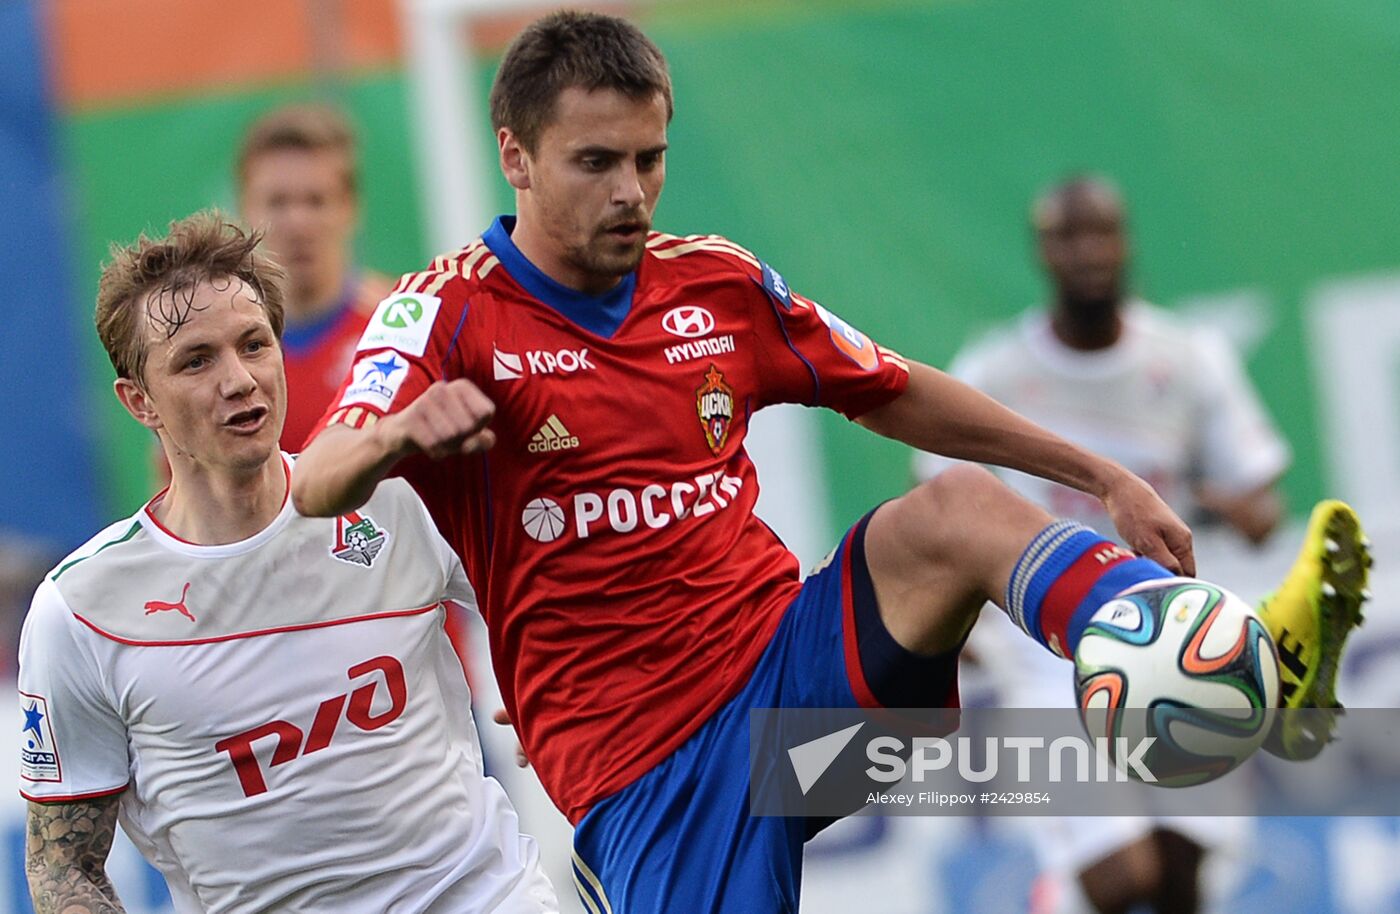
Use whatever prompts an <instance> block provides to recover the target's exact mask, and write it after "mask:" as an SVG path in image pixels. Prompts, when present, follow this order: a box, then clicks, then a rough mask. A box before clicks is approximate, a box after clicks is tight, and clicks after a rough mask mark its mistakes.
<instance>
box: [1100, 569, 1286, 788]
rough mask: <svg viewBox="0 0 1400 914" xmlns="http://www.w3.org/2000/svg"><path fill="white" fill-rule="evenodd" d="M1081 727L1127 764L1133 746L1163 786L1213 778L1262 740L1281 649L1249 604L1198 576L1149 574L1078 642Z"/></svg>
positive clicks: (1131, 771)
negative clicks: (1145, 744) (1142, 746)
mask: <svg viewBox="0 0 1400 914" xmlns="http://www.w3.org/2000/svg"><path fill="white" fill-rule="evenodd" d="M1074 666H1075V694H1076V696H1077V698H1078V705H1079V715H1080V718H1081V720H1083V722H1084V727H1085V729H1086V730H1087V731H1088V732H1089V735H1090V736H1091V737H1094V738H1095V739H1099V738H1104V739H1106V740H1107V748H1108V750H1109V755H1110V758H1111V759H1112V760H1113V761H1114V762H1115V763H1117V764H1118V766H1119V768H1120V769H1122V770H1125V771H1126V773H1127V774H1128V775H1129V776H1131V777H1134V778H1136V779H1138V780H1144V781H1146V780H1148V779H1147V778H1145V777H1142V776H1140V773H1139V771H1138V770H1137V767H1136V766H1132V765H1124V764H1123V758H1122V756H1124V755H1131V753H1132V750H1133V747H1137V746H1138V745H1139V741H1141V740H1143V739H1146V738H1149V737H1155V741H1154V742H1153V743H1152V744H1151V746H1150V748H1149V749H1148V750H1147V751H1145V752H1143V753H1141V754H1139V755H1138V756H1137V758H1139V759H1141V762H1142V765H1143V767H1145V768H1146V769H1147V770H1149V771H1150V772H1151V773H1152V775H1153V776H1154V777H1155V778H1156V780H1155V783H1156V784H1157V785H1159V786H1165V787H1186V786H1190V785H1192V784H1202V783H1205V782H1206V781H1211V780H1214V779H1215V778H1218V777H1220V776H1221V775H1223V774H1225V773H1226V772H1228V771H1230V770H1231V769H1233V768H1234V767H1235V766H1236V765H1238V764H1240V763H1241V762H1243V761H1244V760H1245V759H1247V758H1249V756H1250V755H1251V754H1252V753H1253V752H1254V750H1256V749H1258V748H1259V746H1260V744H1261V743H1263V742H1264V737H1265V736H1267V735H1268V731H1269V726H1270V725H1271V724H1272V723H1273V708H1274V706H1275V705H1276V704H1277V702H1278V693H1279V674H1278V656H1277V654H1276V652H1275V650H1274V644H1273V640H1272V639H1271V638H1270V637H1269V633H1268V631H1267V630H1266V629H1265V628H1264V624H1263V623H1262V622H1260V621H1259V617H1258V616H1257V615H1255V613H1254V610H1253V609H1251V608H1250V606H1249V605H1248V604H1247V603H1245V602H1244V601H1243V600H1241V599H1240V598H1239V597H1237V596H1235V595H1234V594H1232V593H1230V592H1229V591H1228V590H1224V589H1222V588H1220V587H1216V586H1215V585H1214V584H1208V583H1206V582H1205V581H1198V580H1196V579H1194V578H1168V579H1165V580H1156V581H1148V582H1145V583H1143V584H1140V585H1138V586H1136V587H1133V588H1130V589H1129V590H1127V591H1126V592H1124V593H1122V594H1119V595H1118V596H1117V597H1115V598H1114V599H1112V600H1110V601H1109V602H1107V603H1105V604H1104V605H1103V606H1102V607H1100V608H1099V610H1098V611H1097V612H1096V613H1094V615H1093V617H1092V618H1091V619H1090V621H1089V625H1088V627H1087V628H1086V629H1085V631H1084V635H1083V637H1082V638H1081V639H1080V642H1079V647H1078V648H1077V649H1076V651H1075V656H1074Z"/></svg>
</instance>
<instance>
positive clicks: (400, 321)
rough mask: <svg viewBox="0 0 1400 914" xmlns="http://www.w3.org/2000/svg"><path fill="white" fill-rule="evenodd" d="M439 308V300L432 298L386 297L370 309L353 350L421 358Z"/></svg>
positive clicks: (412, 295)
mask: <svg viewBox="0 0 1400 914" xmlns="http://www.w3.org/2000/svg"><path fill="white" fill-rule="evenodd" d="M440 307H442V299H440V298H438V297H437V296H436V295H420V294H419V293H417V292H399V293H397V294H395V295H390V296H389V297H388V298H386V299H384V300H383V301H382V302H380V303H379V307H377V308H375V309H374V315H373V316H372V317H371V318H370V319H369V323H368V324H366V325H365V332H364V335H363V336H361V337H360V344H359V346H357V347H356V348H357V349H360V350H365V349H397V350H399V351H400V352H406V353H408V354H409V355H417V356H421V355H422V354H423V353H424V352H425V351H427V348H428V337H429V336H430V335H432V332H433V323H434V322H435V321H436V320H437V313H438V309H439V308H440Z"/></svg>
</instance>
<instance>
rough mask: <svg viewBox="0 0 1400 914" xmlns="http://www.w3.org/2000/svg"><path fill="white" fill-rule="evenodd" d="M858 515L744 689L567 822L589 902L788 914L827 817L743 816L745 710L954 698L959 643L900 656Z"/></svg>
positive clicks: (653, 913)
mask: <svg viewBox="0 0 1400 914" xmlns="http://www.w3.org/2000/svg"><path fill="white" fill-rule="evenodd" d="M872 513H873V512H872ZM869 519H870V515H867V516H866V517H865V518H862V519H861V520H860V521H859V522H858V523H857V524H856V525H855V526H854V527H852V528H851V530H850V531H849V532H848V533H847V534H846V536H845V537H844V538H843V539H842V541H841V544H840V545H839V546H838V547H837V548H836V550H835V552H833V554H832V557H831V558H830V559H829V560H828V562H827V563H826V565H825V567H823V568H822V569H821V570H819V571H817V572H816V573H814V574H812V575H811V576H810V577H808V578H807V580H806V581H805V582H804V583H803V585H802V590H801V592H800V593H799V594H798V595H797V597H796V598H795V599H794V600H793V601H792V603H791V605H790V606H788V608H787V610H786V612H785V613H784V615H783V619H782V622H781V623H780V624H779V626H778V630H777V631H776V632H775V633H774V635H773V640H772V641H771V642H770V643H769V645H768V648H767V650H765V651H764V652H763V655H762V656H761V657H760V658H759V661H758V665H757V666H756V667H755V668H754V671H753V676H752V678H751V679H750V680H749V682H748V684H747V685H746V686H745V687H744V688H743V690H741V691H740V692H739V694H737V695H735V696H734V698H733V699H731V700H730V701H729V703H728V704H726V705H724V706H723V707H722V708H720V709H719V711H717V712H715V714H714V716H712V717H711V718H710V719H709V720H708V721H706V722H705V723H704V724H703V725H702V726H701V727H700V729H699V730H697V731H696V732H695V734H694V735H692V736H691V737H690V739H689V740H687V741H686V742H685V743H684V744H683V745H682V746H681V747H680V748H679V749H677V750H676V751H675V752H674V753H672V754H671V755H670V756H669V757H667V758H666V759H665V760H664V761H663V762H661V763H660V764H659V765H657V766H656V767H655V768H653V769H651V770H650V771H648V772H647V773H646V774H644V775H642V777H640V778H639V779H637V780H636V781H634V782H633V783H631V784H629V785H628V786H627V787H625V788H623V789H622V790H621V791H619V792H617V793H615V794H613V795H612V796H609V797H607V798H605V799H603V800H601V801H600V802H599V803H598V804H597V805H595V806H594V807H593V808H592V809H590V810H589V811H588V813H587V814H586V815H585V816H584V817H583V819H582V820H581V821H580V822H579V824H578V827H577V829H576V830H575V832H574V861H573V862H574V881H575V887H576V888H577V890H578V892H579V894H580V896H581V897H582V899H583V904H584V909H585V910H586V911H588V912H590V914H670V912H676V911H685V912H687V914H707V912H714V914H721V912H724V914H732V912H743V914H787V912H791V914H796V911H797V897H798V889H799V887H800V885H801V880H802V845H803V843H804V842H806V840H807V839H808V838H810V837H811V836H812V835H814V834H816V833H817V831H819V830H820V829H821V828H823V827H825V826H826V825H827V824H829V823H830V821H831V820H820V821H819V820H813V819H805V818H796V817H793V818H778V817H751V816H749V812H748V810H749V709H750V708H784V707H786V708H793V707H799V708H801V707H806V708H851V707H869V706H881V705H883V706H885V707H905V708H913V707H923V708H927V707H956V706H957V702H958V693H957V655H958V651H956V650H954V651H950V652H949V653H947V654H942V655H939V656H936V657H921V656H918V655H915V654H911V653H909V652H908V651H906V650H904V649H903V648H902V647H900V646H899V645H898V644H897V643H896V642H895V641H894V639H893V638H892V637H891V636H890V634H889V633H888V632H887V631H886V630H885V627H884V624H883V623H882V622H881V621H880V612H879V606H878V605H877V604H876V602H875V590H874V586H873V585H872V583H871V580H870V571H869V568H868V566H867V564H866V561H865V527H866V524H867V522H868V521H869Z"/></svg>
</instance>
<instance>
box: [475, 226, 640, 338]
mask: <svg viewBox="0 0 1400 914" xmlns="http://www.w3.org/2000/svg"><path fill="white" fill-rule="evenodd" d="M514 228H515V217H514V216H498V217H496V221H495V222H492V223H491V227H490V228H489V229H487V230H486V233H485V234H484V235H482V236H481V239H482V240H483V241H485V242H486V246H487V247H488V248H490V249H491V253H492V254H495V255H496V256H497V257H498V258H500V261H501V266H503V267H505V269H506V272H508V273H510V275H511V277H512V278H513V279H514V280H515V281H516V282H518V283H520V285H521V287H522V288H524V289H525V291H526V292H529V293H530V294H531V295H533V296H534V297H535V298H537V299H539V300H540V301H542V302H544V303H545V304H546V305H548V306H549V307H551V308H553V309H554V310H555V311H558V312H559V313H560V314H562V315H563V316H564V317H565V318H567V319H568V320H570V321H572V322H573V323H574V324H577V325H578V326H580V327H582V328H583V329H584V330H587V331H588V332H589V333H592V334H594V335H596V336H601V337H603V338H604V339H610V338H611V337H612V335H613V334H614V333H616V332H617V328H618V327H621V326H622V322H623V321H624V320H626V319H627V314H628V312H630V311H631V310H632V293H633V292H635V291H636V289H637V273H636V271H635V270H634V271H632V272H631V273H628V274H627V275H626V276H624V277H623V279H622V282H620V283H618V284H617V285H616V286H615V287H614V288H612V289H609V290H608V291H606V292H604V293H603V294H602V295H586V294H584V293H583V292H580V291H578V290H577V289H570V288H569V287H568V286H566V285H564V284H562V283H559V282H556V281H555V280H553V279H551V278H549V277H548V276H546V275H545V274H544V273H543V272H542V271H541V270H540V269H539V267H537V266H535V265H534V264H533V263H531V262H530V261H529V260H528V259H526V257H525V255H524V254H522V253H520V249H519V248H518V247H516V246H515V242H514V241H512V240H511V238H510V233H511V231H512V230H513V229H514Z"/></svg>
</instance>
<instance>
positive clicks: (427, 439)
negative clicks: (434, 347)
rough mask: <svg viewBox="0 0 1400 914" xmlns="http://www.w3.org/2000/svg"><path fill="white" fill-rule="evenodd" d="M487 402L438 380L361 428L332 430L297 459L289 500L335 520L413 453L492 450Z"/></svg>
mask: <svg viewBox="0 0 1400 914" xmlns="http://www.w3.org/2000/svg"><path fill="white" fill-rule="evenodd" d="M495 411H496V407H495V405H494V404H492V402H491V400H490V398H488V397H487V396H486V395H485V394H484V393H482V392H481V390H480V389H478V388H477V386H476V385H475V384H473V383H471V382H470V381H467V380H464V379H457V380H454V381H439V382H437V383H435V384H433V385H432V386H431V387H429V388H428V389H427V390H425V391H423V393H422V394H420V395H419V396H418V398H417V399H416V400H414V401H413V402H412V403H410V404H409V405H408V406H406V407H404V409H403V410H401V411H400V412H397V413H392V414H390V415H388V416H385V417H384V418H383V419H381V420H379V421H378V422H375V423H373V424H372V425H368V426H366V427H364V428H359V429H352V428H349V427H347V426H343V425H333V426H330V427H329V428H327V429H325V430H324V431H322V432H321V434H319V435H317V436H316V439H315V440H314V441H312V442H311V445H310V446H309V447H308V448H307V449H306V450H305V451H303V452H302V454H301V456H300V457H298V458H297V462H296V469H295V470H294V472H293V473H292V501H293V502H295V503H296V507H297V510H298V511H300V512H301V513H302V514H305V515H307V516H310V517H334V516H336V515H338V514H344V513H345V512H347V511H353V510H355V509H356V508H358V507H360V505H363V504H364V503H365V502H367V501H369V497H370V495H372V494H373V493H374V488H375V486H377V485H379V482H380V480H382V479H383V478H384V477H385V476H387V475H389V471H390V470H392V469H393V467H394V464H396V463H398V462H399V461H400V460H402V459H403V458H405V457H408V456H409V455H411V454H426V455H428V456H429V457H431V458H433V459H434V460H438V459H441V458H443V457H448V456H451V455H453V454H474V453H477V452H478V451H484V450H486V449H487V448H489V447H491V445H493V444H494V443H495V441H496V436H495V433H494V432H492V431H491V430H490V429H489V428H487V427H486V426H487V425H488V424H489V423H490V422H491V419H492V417H493V416H494V415H495Z"/></svg>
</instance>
